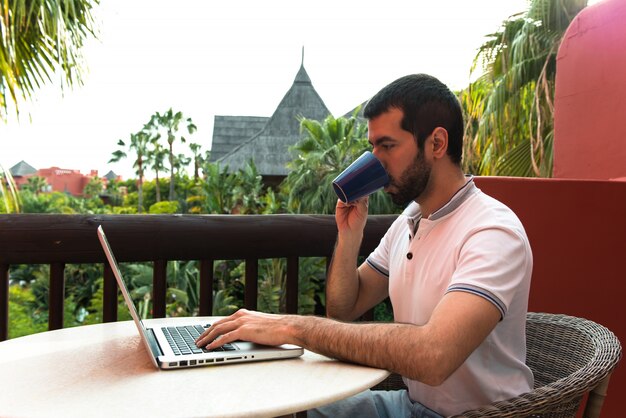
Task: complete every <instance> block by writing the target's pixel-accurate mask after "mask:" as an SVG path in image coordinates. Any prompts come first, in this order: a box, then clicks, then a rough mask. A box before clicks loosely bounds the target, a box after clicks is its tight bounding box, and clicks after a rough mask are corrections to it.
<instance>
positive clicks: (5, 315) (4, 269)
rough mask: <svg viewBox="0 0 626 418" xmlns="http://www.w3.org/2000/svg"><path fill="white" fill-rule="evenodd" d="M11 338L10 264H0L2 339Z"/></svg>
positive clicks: (0, 328)
mask: <svg viewBox="0 0 626 418" xmlns="http://www.w3.org/2000/svg"><path fill="white" fill-rule="evenodd" d="M8 338H9V265H8V264H0V341H4V340H6V339H8Z"/></svg>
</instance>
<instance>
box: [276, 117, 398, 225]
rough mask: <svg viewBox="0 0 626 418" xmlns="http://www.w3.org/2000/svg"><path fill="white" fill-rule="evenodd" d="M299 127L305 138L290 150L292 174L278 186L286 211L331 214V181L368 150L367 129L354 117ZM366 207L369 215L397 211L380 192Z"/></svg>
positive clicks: (334, 200) (307, 122) (306, 121)
mask: <svg viewBox="0 0 626 418" xmlns="http://www.w3.org/2000/svg"><path fill="white" fill-rule="evenodd" d="M355 115H356V113H355ZM300 126H301V130H302V131H303V133H304V138H303V139H302V140H301V141H300V142H298V143H297V144H296V145H294V147H293V148H292V151H294V152H295V153H296V154H297V157H296V158H295V159H294V160H293V161H292V162H290V163H289V164H288V167H289V168H290V169H291V171H290V172H289V174H288V175H287V178H286V179H285V180H284V181H283V183H282V185H281V187H282V192H283V193H284V194H285V195H286V196H288V198H287V206H288V209H289V210H290V211H293V212H296V213H321V214H330V213H334V211H335V205H336V203H337V195H335V192H334V191H333V188H332V186H331V184H332V180H333V179H334V178H335V177H337V175H339V173H341V171H343V170H344V169H345V168H346V167H347V166H348V165H350V163H352V161H354V160H356V159H357V158H358V157H359V156H360V155H361V154H362V153H363V152H364V151H366V150H367V149H369V147H370V146H369V143H368V142H367V136H366V133H365V132H366V128H367V127H366V125H365V124H364V123H363V122H362V121H361V120H359V119H357V118H356V116H353V117H350V118H345V117H339V118H336V119H335V118H334V117H333V116H328V117H327V118H326V119H325V120H324V121H322V122H319V121H316V120H311V119H302V120H301V121H300ZM369 208H370V213H393V212H394V211H395V210H396V209H395V208H394V206H393V203H392V202H391V200H390V199H389V198H388V196H386V195H385V194H383V193H380V192H379V193H375V194H373V195H372V196H370V205H369Z"/></svg>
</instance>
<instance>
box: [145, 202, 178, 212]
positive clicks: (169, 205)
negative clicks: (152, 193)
mask: <svg viewBox="0 0 626 418" xmlns="http://www.w3.org/2000/svg"><path fill="white" fill-rule="evenodd" d="M179 210H180V204H179V203H178V202H177V201H175V200H171V201H169V200H165V201H163V202H158V203H155V204H154V205H152V206H150V209H149V210H148V213H152V214H160V213H178V212H179Z"/></svg>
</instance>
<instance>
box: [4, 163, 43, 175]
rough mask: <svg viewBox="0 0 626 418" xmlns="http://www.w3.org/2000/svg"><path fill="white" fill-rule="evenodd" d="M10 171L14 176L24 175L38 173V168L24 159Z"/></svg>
mask: <svg viewBox="0 0 626 418" xmlns="http://www.w3.org/2000/svg"><path fill="white" fill-rule="evenodd" d="M9 172H10V173H11V175H12V176H13V177H24V176H29V175H32V174H37V169H36V168H35V167H33V166H32V165H30V164H28V163H27V162H26V161H24V160H22V161H20V162H19V163H17V164H15V165H14V166H13V167H11V168H10V169H9Z"/></svg>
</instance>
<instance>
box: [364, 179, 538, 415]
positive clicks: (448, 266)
mask: <svg viewBox="0 0 626 418" xmlns="http://www.w3.org/2000/svg"><path fill="white" fill-rule="evenodd" d="M367 263H368V264H369V265H370V266H371V267H373V268H374V269H375V270H377V271H378V272H379V273H380V274H382V275H384V276H387V277H388V278H389V296H390V299H391V303H392V305H393V312H394V318H395V321H396V322H403V323H413V324H416V325H424V324H426V323H427V322H428V320H429V319H430V316H431V314H432V312H433V310H434V308H435V307H436V306H437V304H438V303H439V301H440V300H441V298H442V297H443V295H444V294H446V293H447V292H469V293H472V294H475V295H477V296H480V297H483V298H485V299H486V300H488V301H489V302H491V303H493V304H494V305H495V306H496V307H497V308H498V310H499V311H500V313H501V316H502V319H501V321H500V322H499V323H498V325H497V326H496V328H495V329H494V330H493V331H492V332H491V334H489V336H488V337H487V339H486V340H485V341H484V342H483V343H482V344H481V345H480V346H479V347H478V348H477V349H476V350H475V351H474V352H473V353H472V354H471V355H470V356H469V358H468V359H467V360H466V361H465V362H464V363H463V364H462V365H461V367H459V368H458V369H457V370H456V371H455V372H454V373H453V374H452V375H451V376H450V377H449V378H448V379H447V380H446V381H445V382H444V383H443V384H441V385H440V386H437V387H432V386H428V385H426V384H423V383H420V382H418V381H415V380H410V379H407V378H405V379H404V380H405V383H406V384H407V386H408V388H409V396H410V397H411V399H413V400H414V401H417V402H420V403H422V404H423V405H425V406H427V407H428V408H430V409H432V410H434V411H436V412H438V413H440V414H442V415H451V414H458V413H461V412H463V411H466V410H468V409H473V408H476V407H478V406H481V405H485V404H488V403H491V402H494V401H497V400H503V399H507V398H510V397H513V396H517V395H519V394H521V393H524V392H528V391H530V390H531V389H532V386H533V375H532V372H531V370H530V369H529V368H528V367H527V366H526V364H525V360H526V311H527V309H528V294H529V290H530V276H531V272H532V253H531V249H530V245H529V243H528V238H527V237H526V233H525V231H524V228H523V226H522V224H521V222H520V221H519V219H518V218H517V216H516V215H515V214H514V213H513V211H511V210H510V209H509V208H508V207H506V206H505V205H504V204H502V203H500V202H498V201H497V200H495V199H493V198H491V197H490V196H487V195H486V194H484V193H483V192H481V191H480V190H479V189H478V188H477V187H476V186H475V185H474V181H473V180H472V179H471V178H470V179H469V180H468V182H467V183H466V184H465V186H464V187H463V188H461V189H460V190H459V191H458V192H457V193H456V194H455V195H454V197H453V198H452V199H451V200H450V201H449V202H448V203H447V204H446V205H444V206H443V207H442V208H441V209H439V210H438V211H436V212H435V213H433V214H432V215H431V216H429V217H428V219H421V214H420V208H419V205H418V204H416V203H414V202H413V203H411V204H410V205H409V206H408V207H407V209H406V210H405V211H404V212H403V213H402V214H401V215H400V216H399V217H398V219H396V221H395V222H394V223H393V224H392V225H391V227H390V228H389V230H388V231H387V233H386V234H385V236H384V237H383V239H382V240H381V242H380V244H379V246H378V247H377V248H376V250H374V252H373V253H372V254H371V255H370V256H369V257H368V259H367Z"/></svg>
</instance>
